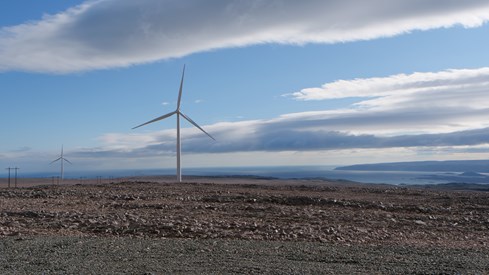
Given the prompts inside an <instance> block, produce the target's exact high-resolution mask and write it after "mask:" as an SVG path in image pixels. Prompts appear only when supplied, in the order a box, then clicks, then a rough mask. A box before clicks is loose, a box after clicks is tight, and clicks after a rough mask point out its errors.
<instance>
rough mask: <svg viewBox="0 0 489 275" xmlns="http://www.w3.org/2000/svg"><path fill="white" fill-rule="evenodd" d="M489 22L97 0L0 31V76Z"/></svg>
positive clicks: (471, 14) (440, 14)
mask: <svg viewBox="0 0 489 275" xmlns="http://www.w3.org/2000/svg"><path fill="white" fill-rule="evenodd" d="M488 20H489V2H488V1H480V0H479V1H477V0H465V1H446V0H392V1H384V0H370V1H364V0H331V1H324V0H306V1H296V0H269V1H262V0H247V1H241V0H214V1H201V0H187V1H180V0H166V1H161V0H138V1H134V0H96V1H87V2H85V3H84V4H82V5H80V6H76V7H73V8H71V9H69V10H67V11H65V12H63V13H60V14H56V15H50V16H45V17H44V18H42V19H41V20H39V21H35V22H28V23H25V24H22V25H17V26H8V27H3V28H1V29H0V70H1V71H10V70H21V71H36V72H49V73H69V72H76V71H87V70H94V69H105V68H114V67H124V66H130V65H134V64H140V63H147V62H154V61H157V60H162V59H167V58H176V57H181V56H185V55H188V54H192V53H196V52H202V51H208V50H213V49H220V48H228V47H242V46H247V45H254V44H263V43H280V44H305V43H337V42H347V41H355V40H368V39H375V38H378V37H386V36H394V35H399V34H402V33H405V32H409V31H412V30H427V29H433V28H442V27H451V26H454V25H462V26H464V27H477V26H480V25H482V24H484V23H485V22H487V21H488Z"/></svg>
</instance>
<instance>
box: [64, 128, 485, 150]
mask: <svg viewBox="0 0 489 275" xmlns="http://www.w3.org/2000/svg"><path fill="white" fill-rule="evenodd" d="M226 130H231V129H226ZM259 130H260V131H259V132H258V133H254V134H251V133H250V134H249V135H246V136H242V138H240V139H228V138H227V137H226V135H225V134H224V131H221V132H220V134H217V136H218V137H220V138H221V140H220V141H219V138H218V141H217V142H215V143H213V142H208V141H206V139H205V137H202V138H201V137H198V136H192V137H190V138H186V139H184V140H183V150H184V151H185V152H186V153H236V152H280V151H316V150H344V149H384V148H409V147H413V148H418V147H419V148H431V147H432V148H438V147H457V146H466V147H467V148H469V149H470V148H471V147H472V146H479V145H483V144H489V128H484V129H477V130H468V131H460V132H453V133H446V134H423V135H402V136H394V137H382V136H375V135H353V134H347V133H341V132H334V131H327V130H324V131H301V130H298V129H274V130H273V131H268V130H267V129H266V127H263V128H262V129H259ZM120 139H122V140H123V139H125V137H124V135H121V136H120ZM173 140H174V137H172V138H170V137H168V138H167V139H165V140H162V141H160V142H156V143H153V144H146V145H143V146H141V145H139V146H137V147H126V148H110V147H107V148H105V147H100V148H92V149H86V150H80V151H78V152H71V155H72V156H75V157H82V158H83V157H124V158H141V157H150V156H158V155H174V150H175V144H174V141H173Z"/></svg>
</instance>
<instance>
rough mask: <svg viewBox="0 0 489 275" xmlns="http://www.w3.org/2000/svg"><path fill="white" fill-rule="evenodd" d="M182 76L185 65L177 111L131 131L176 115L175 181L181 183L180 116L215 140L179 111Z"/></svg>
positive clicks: (180, 94) (179, 95) (181, 87)
mask: <svg viewBox="0 0 489 275" xmlns="http://www.w3.org/2000/svg"><path fill="white" fill-rule="evenodd" d="M184 76H185V65H184V66H183V72H182V80H181V81H180V90H179V92H178V102H177V109H176V110H175V111H173V112H171V113H168V114H166V115H162V116H160V117H157V118H155V119H153V120H150V121H148V122H146V123H143V124H141V125H139V126H136V127H134V128H132V129H136V128H139V127H141V126H144V125H147V124H150V123H153V122H156V121H160V120H163V119H165V118H168V117H171V116H173V115H177V181H178V182H182V168H181V159H180V157H181V151H182V149H181V142H180V116H182V117H183V118H184V119H186V120H187V121H188V122H190V123H191V124H192V125H194V126H195V127H197V128H199V130H201V131H202V132H204V134H206V135H207V136H209V137H210V138H212V139H213V140H216V139H215V138H213V137H212V136H211V135H210V134H209V133H207V132H206V131H204V129H202V127H200V126H199V125H198V124H197V123H196V122H195V121H193V120H192V119H191V118H190V117H189V116H187V115H185V114H184V113H182V112H181V111H180V103H181V101H182V89H183V79H184Z"/></svg>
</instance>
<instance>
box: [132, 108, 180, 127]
mask: <svg viewBox="0 0 489 275" xmlns="http://www.w3.org/2000/svg"><path fill="white" fill-rule="evenodd" d="M175 113H176V111H173V112H171V113H168V114H166V115H162V116H160V117H157V118H155V119H153V120H150V121H148V122H146V123H143V124H141V125H138V126H136V127H134V128H132V129H133V130H134V129H136V128H139V127H141V126H144V125H148V124H150V123H153V122H156V121H159V120H162V119H165V118H167V117H170V116H172V115H174V114H175Z"/></svg>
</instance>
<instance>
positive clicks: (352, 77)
mask: <svg viewBox="0 0 489 275" xmlns="http://www.w3.org/2000/svg"><path fill="white" fill-rule="evenodd" d="M488 20H489V2H488V1H476V0H471V1H449V0H429V1H408V0H403V1H401V0H397V1H389V2H388V3H385V1H380V0H377V1H371V2H368V3H367V1H360V0H348V1H339V0H338V1H336V0H331V1H319V0H310V1H300V2H297V1H291V0H274V1H258V0H250V1H246V2H243V1H237V0H232V1H224V0H223V1H212V2H203V1H197V0H189V1H185V2H181V1H176V0H167V1H160V0H141V1H132V0H117V1H115V0H98V1H81V0H78V1H75V0H69V1H35V0H17V1H2V2H0V28H1V29H0V83H1V91H2V99H1V102H2V104H1V105H2V107H1V108H0V124H1V125H2V129H3V130H2V132H1V136H0V165H3V166H5V167H8V166H19V167H22V168H24V170H25V171H32V172H38V171H46V170H47V171H50V170H56V169H57V168H56V167H54V166H49V165H48V163H49V161H50V160H52V159H55V158H56V157H57V155H58V154H59V150H60V147H61V144H64V146H65V153H66V157H67V158H68V159H70V160H71V161H72V162H73V163H75V164H74V165H73V166H72V167H70V169H73V170H97V169H139V168H160V167H162V168H171V167H174V166H175V159H174V157H175V151H174V144H175V137H174V136H175V130H174V128H175V120H174V119H168V120H165V121H162V122H159V123H155V124H151V125H148V126H145V127H144V128H139V129H136V130H131V128H132V127H134V126H136V125H139V124H141V123H143V122H146V121H148V120H150V119H152V118H155V117H157V116H160V115H162V114H165V113H168V112H170V111H172V110H173V109H174V107H175V104H176V98H177V92H178V85H179V81H180V75H181V70H182V67H183V65H184V64H186V66H187V71H186V79H185V84H184V94H183V103H182V110H183V111H184V112H185V113H186V114H188V115H189V116H190V117H192V119H194V120H195V121H196V122H197V123H199V124H200V125H202V126H203V127H204V128H205V129H206V130H207V131H208V132H209V133H211V134H212V135H213V136H215V137H216V139H217V141H215V142H214V141H212V140H210V139H208V137H206V136H205V135H203V134H202V133H200V132H199V131H198V130H196V129H193V128H192V127H190V125H189V124H186V123H185V124H184V128H185V129H184V130H183V136H182V138H183V140H182V142H183V145H182V146H183V154H184V155H183V165H184V167H208V166H214V167H221V166H260V165H344V164H355V163H367V162H383V161H407V160H410V161H411V160H446V159H487V158H488V157H489V146H488V143H489V135H488V134H489V122H488V121H489V120H488V118H489V109H488V108H487V106H488V105H489V104H487V103H489V69H488V67H489V66H488V64H489V54H488V53H487V49H488V48H489V35H488V34H489V24H487V21H488Z"/></svg>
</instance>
